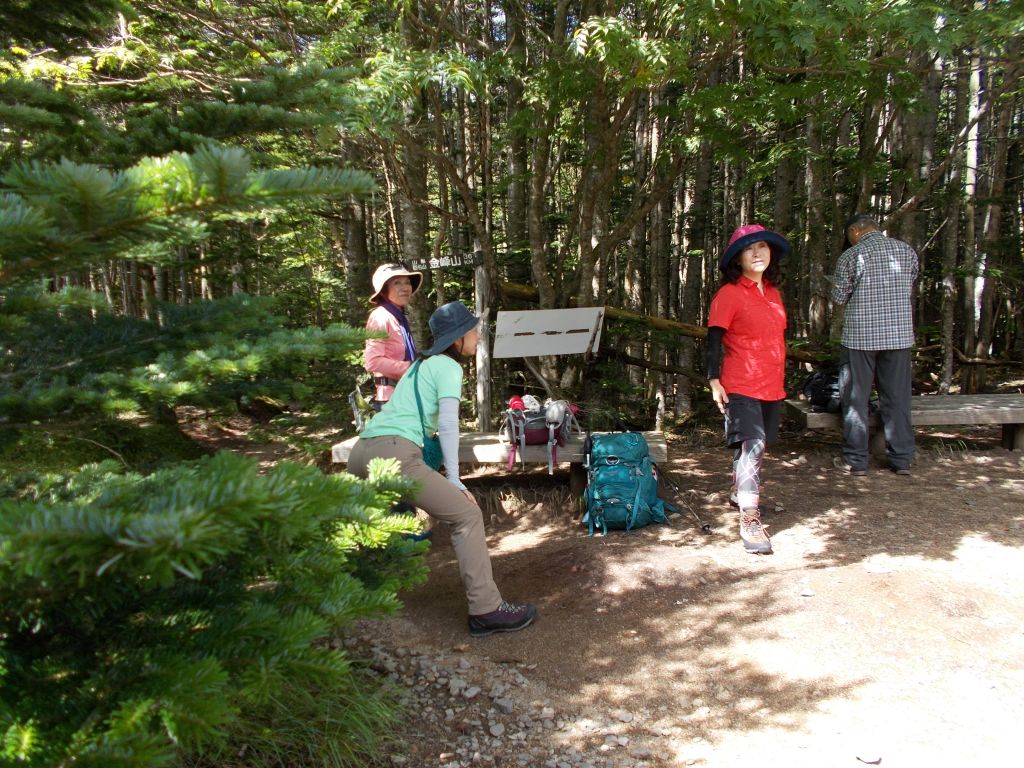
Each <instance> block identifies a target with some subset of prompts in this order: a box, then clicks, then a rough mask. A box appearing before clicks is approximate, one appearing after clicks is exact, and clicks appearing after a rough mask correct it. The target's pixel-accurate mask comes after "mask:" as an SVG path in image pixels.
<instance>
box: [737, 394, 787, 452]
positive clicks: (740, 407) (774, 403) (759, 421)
mask: <svg viewBox="0 0 1024 768" xmlns="http://www.w3.org/2000/svg"><path fill="white" fill-rule="evenodd" d="M781 416H782V401H781V400H758V399H757V398H754V397H747V396H746V395H734V394H732V393H729V402H728V403H726V404H725V444H726V445H727V446H729V447H730V448H737V447H738V446H739V445H740V444H741V443H742V442H743V441H744V440H764V441H765V444H766V445H771V444H772V443H774V442H775V441H776V440H777V439H778V437H779V419H780V418H781Z"/></svg>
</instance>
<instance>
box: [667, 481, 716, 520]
mask: <svg viewBox="0 0 1024 768" xmlns="http://www.w3.org/2000/svg"><path fill="white" fill-rule="evenodd" d="M661 476H662V477H663V478H665V482H666V483H668V486H669V487H670V488H671V489H672V490H673V491H674V492H675V497H676V501H678V502H679V503H681V504H682V505H683V506H684V507H686V511H687V512H689V513H690V514H691V515H693V519H694V520H696V521H697V525H698V526H700V529H701V531H702V532H703V533H706V534H708V535H711V533H713V531H712V530H711V523H705V522H704V521H703V520H701V519H700V516H699V515H698V514H697V513H696V512H694V511H693V507H691V506H690V502H688V501H687V500H686V499H684V498H683V496H682V494H681V493H680V492H679V486H678V485H676V483H675V481H674V480H673V479H672V478H671V476H669V474H668V472H662V473H661Z"/></svg>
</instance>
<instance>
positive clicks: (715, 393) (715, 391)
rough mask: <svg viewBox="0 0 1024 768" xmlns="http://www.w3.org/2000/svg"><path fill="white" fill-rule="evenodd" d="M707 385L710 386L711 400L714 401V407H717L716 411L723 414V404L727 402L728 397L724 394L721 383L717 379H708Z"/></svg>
mask: <svg viewBox="0 0 1024 768" xmlns="http://www.w3.org/2000/svg"><path fill="white" fill-rule="evenodd" d="M708 384H709V385H710V386H711V398H712V399H713V400H714V401H715V405H717V406H718V410H719V411H721V412H722V413H725V404H726V403H728V402H729V396H728V395H727V394H726V393H725V387H723V386H722V382H721V381H719V380H718V379H709V380H708Z"/></svg>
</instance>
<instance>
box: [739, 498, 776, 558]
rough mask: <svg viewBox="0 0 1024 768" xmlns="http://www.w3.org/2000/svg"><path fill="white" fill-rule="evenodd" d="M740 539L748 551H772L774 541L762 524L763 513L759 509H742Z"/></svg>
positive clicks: (766, 552) (768, 552) (762, 553)
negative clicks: (770, 539)
mask: <svg viewBox="0 0 1024 768" xmlns="http://www.w3.org/2000/svg"><path fill="white" fill-rule="evenodd" d="M740 539H742V540H743V548H744V549H746V550H747V552H753V553H754V554H757V555H770V554H771V553H772V543H771V541H769V539H768V534H767V533H765V531H764V526H763V525H761V513H760V511H758V510H757V509H743V510H740Z"/></svg>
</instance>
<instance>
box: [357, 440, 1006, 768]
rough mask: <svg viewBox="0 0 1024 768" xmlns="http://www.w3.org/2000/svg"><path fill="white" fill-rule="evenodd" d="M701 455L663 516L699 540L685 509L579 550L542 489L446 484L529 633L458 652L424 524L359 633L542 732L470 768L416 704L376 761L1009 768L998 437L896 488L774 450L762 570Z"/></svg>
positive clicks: (554, 493) (582, 541) (481, 474)
mask: <svg viewBox="0 0 1024 768" xmlns="http://www.w3.org/2000/svg"><path fill="white" fill-rule="evenodd" d="M691 442H692V441H691ZM698 442H700V441H698ZM712 442H713V441H707V446H706V447H694V446H693V445H692V444H687V443H684V442H680V441H670V445H669V455H670V457H671V459H670V462H669V465H670V470H671V474H672V476H673V477H674V478H675V480H676V481H677V482H678V483H679V484H680V485H681V486H682V488H683V489H684V490H683V491H682V493H681V494H680V496H679V497H678V498H677V500H682V501H685V502H686V503H687V504H688V505H689V507H690V508H692V510H693V512H694V513H696V514H697V515H699V516H700V517H701V518H704V519H706V520H707V521H708V522H710V523H711V524H712V526H713V533H712V534H711V535H706V534H703V533H701V531H700V529H699V527H698V525H697V524H696V522H695V520H694V517H693V516H691V514H690V512H688V511H686V512H684V514H681V515H674V516H673V517H672V523H673V524H672V526H671V527H668V526H651V527H648V528H645V529H642V530H639V531H635V532H631V533H628V534H627V533H621V532H616V533H610V534H609V535H607V536H600V535H599V536H595V537H593V538H591V537H589V536H588V535H587V532H586V530H585V528H583V527H581V526H580V525H578V524H577V522H576V521H577V511H576V509H575V508H574V505H573V503H572V501H571V500H570V499H569V497H568V473H567V472H565V471H563V473H561V474H557V473H556V475H555V476H554V477H553V478H549V477H548V476H547V475H546V473H544V472H543V471H537V472H532V471H531V472H528V473H526V474H523V473H520V474H518V475H517V476H515V477H510V476H508V475H507V474H505V473H504V472H499V471H496V470H494V469H489V470H480V471H478V472H477V473H476V474H475V475H473V476H472V478H473V479H472V480H467V485H469V486H470V487H471V489H473V490H474V491H475V492H476V493H477V495H478V498H479V499H480V500H481V503H482V506H483V507H484V509H485V516H486V519H487V522H488V530H489V539H488V540H489V544H490V548H491V553H492V559H493V564H494V570H495V578H496V581H497V582H498V585H499V587H500V588H501V590H502V592H503V594H504V596H505V597H506V598H508V599H512V600H517V601H530V602H533V603H535V604H536V605H537V606H538V608H539V610H540V618H539V619H538V621H537V622H536V624H535V625H534V626H532V627H529V628H527V629H526V630H524V631H522V632H518V633H514V634H508V635H495V636H491V637H489V638H482V639H472V638H470V637H469V636H468V634H467V632H466V626H465V621H466V619H465V602H464V596H463V590H462V587H461V584H460V581H459V577H458V572H457V569H456V565H455V562H454V558H453V551H452V549H451V545H450V541H449V539H448V537H447V531H446V530H445V529H444V528H443V527H440V528H438V529H437V530H436V532H435V536H434V540H433V543H432V547H431V551H430V553H429V556H428V559H429V564H430V577H429V580H428V582H427V583H426V584H425V585H423V586H421V587H420V588H418V589H417V590H415V591H414V592H412V593H410V594H407V595H405V596H404V599H405V605H406V608H405V611H404V613H403V614H402V615H401V616H400V617H397V618H394V619H387V620H382V621H379V622H374V624H373V626H372V627H370V628H368V630H367V631H368V632H369V634H370V635H372V637H373V642H374V643H376V644H377V646H378V649H379V648H380V647H386V648H390V649H398V653H399V654H400V655H401V654H405V653H413V654H425V655H427V656H431V655H432V656H431V658H435V659H444V658H449V657H450V658H452V659H458V661H459V664H460V665H461V666H462V668H463V669H467V670H480V671H481V674H482V675H483V676H484V678H485V679H484V681H483V682H482V683H481V685H483V686H484V690H485V691H486V686H487V680H486V678H487V676H488V675H490V674H493V673H491V672H488V671H487V670H501V669H503V668H507V667H510V666H513V667H515V668H516V669H517V670H520V671H522V672H523V674H524V675H525V676H526V677H528V678H529V682H530V689H529V693H528V696H527V698H532V702H531V703H530V704H529V705H527V704H524V705H523V706H524V707H527V706H532V707H533V710H534V720H531V718H530V717H529V716H523V717H521V718H520V722H518V723H515V722H513V723H511V727H512V729H513V730H514V729H515V728H516V727H521V728H526V729H527V730H529V728H528V726H529V725H534V726H536V725H537V723H536V722H535V720H536V718H537V717H539V715H537V713H536V711H537V710H539V709H545V708H546V709H547V712H548V714H549V715H550V714H551V713H552V712H555V713H558V714H557V715H553V716H552V717H551V724H550V725H548V724H547V723H545V725H546V726H547V727H548V730H546V731H545V730H544V729H540V732H539V738H540V748H536V747H537V744H538V736H537V735H531V736H530V737H529V739H528V740H526V741H523V740H522V739H521V740H520V743H518V744H509V743H507V735H505V734H503V735H502V738H501V739H493V738H489V737H488V736H487V734H486V733H484V734H483V736H482V738H480V739H479V740H478V742H477V741H474V742H473V743H474V744H478V746H479V749H478V750H477V752H475V753H473V754H472V755H471V754H469V753H466V750H461V751H458V752H456V751H455V750H454V749H453V746H452V745H453V733H454V731H453V728H454V726H453V723H455V725H459V726H460V727H461V728H462V729H463V730H464V729H465V728H468V727H471V726H474V725H475V726H478V727H481V728H485V727H486V725H487V721H486V720H485V722H484V723H483V725H482V726H481V721H480V718H479V717H477V719H472V718H469V717H462V716H461V715H460V714H459V713H458V711H453V710H452V708H451V707H452V706H453V705H452V704H451V701H448V702H447V703H445V702H439V703H438V707H447V709H446V710H445V711H446V712H447V717H446V718H445V720H444V721H441V722H437V721H438V718H434V717H428V716H426V715H424V716H422V717H417V716H416V714H415V713H414V714H413V716H411V717H410V718H409V719H408V721H407V723H406V724H405V726H404V729H403V733H404V736H403V737H402V740H401V742H400V743H398V744H396V745H395V746H394V747H393V749H392V764H396V765H398V764H401V765H424V766H428V765H452V764H460V765H472V764H476V763H483V764H496V765H537V766H545V765H546V766H576V765H594V766H598V765H637V766H640V765H643V766H676V765H701V766H740V765H751V764H754V763H760V764H763V765H769V766H774V765H786V766H816V767H817V766H843V765H850V766H856V765H863V764H874V765H884V766H923V765H931V764H934V765H954V764H961V765H984V766H1001V765H1011V764H1012V765H1017V764H1019V759H1020V758H1019V756H1018V757H1017V758H1014V757H1013V755H1014V754H1017V753H1019V751H1020V750H1019V746H1020V736H1019V734H1018V733H1017V728H1018V727H1020V724H1021V723H1022V722H1024V694H1022V691H1024V578H1022V576H1024V455H1021V454H1020V453H1019V452H1017V453H1015V452H1010V451H1006V450H1003V449H1001V448H1000V447H999V442H998V429H990V430H985V429H978V430H976V431H974V432H969V433H966V434H965V433H964V432H941V431H933V432H931V433H930V434H928V435H922V436H921V441H920V444H919V454H918V459H917V461H916V464H915V466H914V468H913V474H912V475H911V476H910V477H899V476H896V475H894V474H893V473H891V472H889V471H888V470H887V469H885V468H884V467H883V466H882V465H881V464H875V465H874V466H872V468H871V470H870V472H869V474H868V476H867V477H863V478H852V477H850V476H849V475H847V474H846V473H845V472H842V471H840V470H837V469H835V468H833V466H832V463H831V462H832V457H833V456H834V455H836V453H837V452H838V438H836V439H835V440H832V441H830V440H828V439H827V438H821V437H820V436H819V437H811V436H809V435H800V434H789V435H784V439H783V440H782V441H781V442H780V443H779V444H778V445H776V446H775V447H774V448H773V449H772V450H771V451H770V452H769V458H768V459H767V462H766V465H765V468H764V472H763V477H764V481H765V498H766V500H767V504H768V511H767V513H766V514H765V516H764V520H765V522H766V523H767V524H768V526H769V528H768V531H769V533H770V534H771V538H772V543H773V546H774V548H775V553H774V554H773V555H769V556H757V555H749V554H747V553H745V552H744V550H743V548H742V545H741V544H740V543H739V539H738V534H737V523H736V515H735V513H734V512H733V511H731V510H730V509H729V507H728V505H727V503H726V502H727V496H726V494H727V490H728V480H727V478H728V472H729V456H728V454H727V452H726V451H725V450H724V449H721V448H717V447H711V444H712ZM524 489H525V490H524ZM531 499H532V500H533V501H531ZM392 677H393V678H394V679H397V678H398V676H397V675H392ZM431 679H433V678H431ZM441 682H442V683H444V682H445V679H444V678H442V680H441ZM408 684H409V685H412V684H413V683H412V682H411V681H408ZM420 689H421V690H420V691H419V693H418V694H417V695H418V698H417V699H416V701H417V702H418V705H417V706H419V707H420V708H422V709H423V710H426V709H429V702H428V701H427V700H426V699H425V697H427V698H429V696H430V695H431V694H430V691H431V690H435V691H437V693H436V696H437V697H438V698H446V697H447V696H448V693H447V692H446V691H444V690H443V685H438V684H436V683H435V684H434V686H433V688H430V687H429V686H425V684H423V683H421V684H420ZM501 692H502V691H501V690H499V691H498V694H499V695H500V694H501ZM455 698H456V699H458V697H457V696H456V697H455ZM492 698H494V694H493V693H492ZM489 712H490V716H491V717H492V718H493V717H494V710H493V708H492V709H491V710H489ZM622 713H626V714H624V715H623V714H622ZM487 716H488V715H487V714H486V713H484V715H483V717H484V718H486V717H487ZM460 717H462V719H461V720H460ZM446 722H447V724H446ZM524 722H525V723H526V724H527V725H526V726H523V725H522V723H524ZM467 723H468V724H469V725H467ZM588 723H589V724H590V727H581V724H582V725H583V726H587V724H588ZM594 723H597V725H596V726H595V725H593V724H594ZM613 726H617V727H616V728H613ZM456 730H457V729H456ZM500 730H503V727H502V729H500ZM492 733H493V731H492ZM623 734H624V735H623ZM616 739H618V741H616ZM527 744H529V745H530V746H532V747H534V748H533V749H532V751H525V747H526V745H527ZM639 744H642V745H643V748H642V749H633V751H630V749H632V748H633V747H636V746H637V745H639ZM626 745H629V746H628V747H627V746H626ZM545 747H549V749H547V751H545ZM609 752H611V753H614V754H618V755H620V757H617V758H616V757H614V754H612V755H610V754H609ZM460 761H461V762H460Z"/></svg>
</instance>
